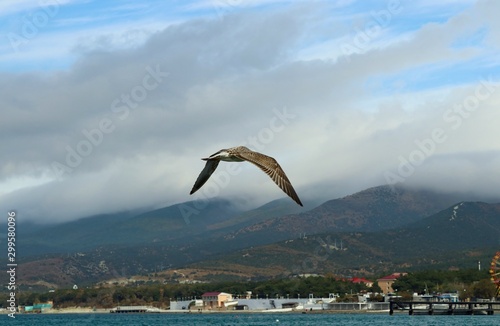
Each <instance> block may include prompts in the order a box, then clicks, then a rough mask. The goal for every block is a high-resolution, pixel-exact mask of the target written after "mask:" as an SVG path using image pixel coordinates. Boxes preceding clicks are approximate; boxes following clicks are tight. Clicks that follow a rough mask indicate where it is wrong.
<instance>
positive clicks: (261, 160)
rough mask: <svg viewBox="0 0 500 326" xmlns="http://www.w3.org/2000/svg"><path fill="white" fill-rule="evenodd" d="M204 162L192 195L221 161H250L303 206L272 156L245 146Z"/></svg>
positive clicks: (229, 149)
mask: <svg viewBox="0 0 500 326" xmlns="http://www.w3.org/2000/svg"><path fill="white" fill-rule="evenodd" d="M202 160H204V161H207V164H205V168H203V171H201V173H200V175H199V176H198V179H196V182H195V183H194V186H193V189H191V192H190V193H189V194H190V195H192V194H194V193H195V192H196V191H197V190H198V189H200V188H201V187H202V186H203V185H204V184H205V182H207V180H208V179H209V178H210V176H211V175H212V173H214V171H215V169H217V166H218V165H219V162H220V161H226V162H243V161H248V162H250V163H253V164H255V165H257V167H259V168H260V169H261V170H262V171H264V172H266V174H267V175H268V176H269V177H271V179H273V181H274V182H275V183H276V184H277V185H278V187H280V188H281V190H283V191H284V192H285V193H286V194H287V195H288V196H290V198H292V199H293V200H294V201H295V202H296V203H297V204H299V205H300V206H303V205H302V203H301V202H300V199H299V196H297V193H296V192H295V190H294V189H293V187H292V184H291V183H290V181H289V180H288V178H287V176H286V174H285V172H284V171H283V169H282V168H281V166H280V165H279V164H278V162H276V160H275V159H274V158H272V157H270V156H267V155H264V154H261V153H258V152H254V151H252V150H250V149H248V148H246V147H245V146H238V147H232V148H228V149H221V150H220V151H218V152H217V153H215V154H212V155H210V156H209V157H207V158H202Z"/></svg>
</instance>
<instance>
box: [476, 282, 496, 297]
mask: <svg viewBox="0 0 500 326" xmlns="http://www.w3.org/2000/svg"><path fill="white" fill-rule="evenodd" d="M472 293H473V294H474V297H476V298H482V299H491V298H493V297H494V296H495V293H496V287H495V285H494V284H493V283H492V282H491V281H490V280H488V279H482V280H480V281H478V282H477V283H475V284H474V285H473V287H472Z"/></svg>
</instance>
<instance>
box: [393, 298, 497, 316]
mask: <svg viewBox="0 0 500 326" xmlns="http://www.w3.org/2000/svg"><path fill="white" fill-rule="evenodd" d="M395 310H399V311H408V314H409V315H493V314H494V312H495V310H496V311H500V301H497V302H495V301H492V302H482V301H457V302H439V301H436V302H429V301H391V302H390V303H389V314H390V315H392V314H394V311H395Z"/></svg>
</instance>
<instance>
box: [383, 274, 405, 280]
mask: <svg viewBox="0 0 500 326" xmlns="http://www.w3.org/2000/svg"><path fill="white" fill-rule="evenodd" d="M405 275H406V273H392V274H391V275H387V276H384V277H381V278H379V279H378V280H377V281H394V280H397V279H398V278H399V277H401V276H405Z"/></svg>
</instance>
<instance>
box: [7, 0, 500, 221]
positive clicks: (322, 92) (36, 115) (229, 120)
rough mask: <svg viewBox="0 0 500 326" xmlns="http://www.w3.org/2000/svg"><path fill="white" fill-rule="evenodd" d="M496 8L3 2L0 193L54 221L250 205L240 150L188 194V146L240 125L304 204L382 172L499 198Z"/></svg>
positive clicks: (264, 184) (259, 183) (202, 0)
mask: <svg viewBox="0 0 500 326" xmlns="http://www.w3.org/2000/svg"><path fill="white" fill-rule="evenodd" d="M499 10H500V3H499V2H497V1H469V0H461V1H431V0H419V1H396V0H390V1H375V0H373V1H350V0H339V1H280V0H246V1H245V0H214V1H209V0H199V1H159V0H158V1H143V2H137V1H91V0H43V1H27V0H26V1H2V2H1V3H0V34H1V36H2V38H1V39H2V42H0V105H1V107H2V108H3V109H2V118H1V119H0V133H1V134H2V140H3V142H2V143H1V145H0V146H1V150H2V153H5V155H7V156H6V159H4V160H2V161H1V162H0V202H1V204H0V206H1V207H2V208H3V209H4V210H7V209H17V210H19V211H20V212H24V215H25V217H26V218H27V219H37V218H38V217H39V216H41V215H43V216H47V218H48V219H49V220H54V221H62V220H67V219H73V218H77V217H81V216H85V215H91V214H97V213H105V212H113V211H117V210H123V209H132V208H137V207H146V206H148V207H151V206H157V207H160V206H165V205H170V204H174V203H179V202H184V201H188V200H191V199H200V198H201V199H203V198H208V197H213V196H223V197H231V196H233V197H238V198H246V199H245V200H246V205H247V206H248V207H255V206H256V205H260V204H264V203H265V202H268V201H270V200H272V199H276V198H280V197H282V196H283V194H282V193H280V192H279V189H278V190H277V189H275V188H274V186H273V185H272V184H270V181H269V180H267V178H266V176H265V175H263V176H261V175H260V174H261V172H260V171H258V170H257V169H255V167H253V166H246V165H243V168H242V169H243V171H244V173H243V172H242V173H241V175H240V174H238V175H237V176H233V177H232V178H231V182H230V184H228V185H224V186H223V187H222V186H220V187H219V188H215V190H214V191H213V192H212V193H203V192H200V193H197V194H196V196H198V197H196V196H189V194H188V193H189V189H190V187H191V186H192V183H193V182H194V180H195V179H196V177H197V175H198V173H199V171H200V170H201V168H202V167H203V163H202V161H200V160H199V158H201V157H205V156H206V155H209V154H211V153H213V152H216V151H217V150H219V149H220V148H224V147H232V146H237V145H241V144H244V143H245V144H247V145H252V144H251V143H252V139H258V140H259V141H260V143H255V142H254V143H253V146H254V149H258V150H262V151H263V152H265V153H266V154H269V155H271V156H274V157H275V158H277V159H278V161H280V163H281V164H282V166H283V167H284V168H285V171H286V172H287V174H289V177H290V179H291V181H292V183H293V184H294V186H295V188H296V190H297V191H298V193H299V195H301V197H304V198H305V202H306V203H307V200H308V198H309V199H311V200H312V199H316V198H320V199H323V200H327V199H332V198H337V197H339V196H344V195H348V194H350V193H352V192H355V191H359V190H362V189H364V188H367V187H370V186H375V185H381V184H387V183H392V182H394V181H395V180H396V181H398V182H402V183H405V184H407V185H412V186H419V187H430V188H434V189H439V190H443V191H451V190H457V191H463V192H472V193H477V194H480V195H484V196H492V197H495V196H496V197H497V198H500V191H499V189H500V184H499V183H500V180H497V179H495V178H492V177H491V176H495V175H499V172H500V171H499V167H500V164H498V163H500V154H499V153H500V152H499V150H500V147H499V146H500V145H498V144H499V143H498V141H497V140H496V139H497V126H496V125H495V123H494V122H495V121H498V119H499V118H500V116H499V110H498V109H497V108H498V104H500V99H499V97H500V92H499V91H498V87H499V86H498V85H499V84H498V77H499V72H500V69H499V67H500V65H499V61H500V59H499V58H500V56H499V48H500V20H498V19H497V17H496V13H497V12H499ZM464 107H465V108H466V109H464ZM450 110H451V111H450ZM283 117H285V118H283ZM286 117H288V118H286ZM277 119H278V120H277ZM276 121H278V122H281V123H282V125H281V127H283V128H275V130H273V129H272V128H271V127H272V126H273V125H274V123H275V122H276ZM270 128H271V129H270ZM436 130H437V131H436ZM440 131H441V133H440ZM89 135H94V137H96V138H94V139H92V138H91V137H92V136H89ZM99 135H100V136H99ZM433 135H434V136H435V135H441V137H437V136H436V137H437V138H436V137H435V139H433ZM101 136H102V137H101ZM89 137H90V138H89ZM266 137H268V138H266ZM428 139H430V140H431V141H432V142H433V144H431V143H428V142H426V140H428ZM249 143H250V144H249ZM422 144H431V145H432V146H431V145H429V146H430V147H428V148H427V149H426V148H425V147H422V146H423V145H422ZM250 147H251V146H250ZM72 153H76V154H75V155H78V156H79V159H78V158H75V157H72V155H73V154H72ZM477 157H482V158H484V159H483V160H481V163H480V164H478V160H477V159H476V158H477ZM71 159H73V160H74V161H73V162H72V161H71ZM61 167H62V169H61ZM311 167H312V168H311ZM405 169H406V170H405ZM408 171H409V172H408ZM222 174H223V172H222ZM222 174H221V175H222ZM208 184H210V183H208ZM211 185H212V186H214V187H216V186H217V183H216V182H215V181H214V183H211ZM209 187H210V186H209ZM212 190H213V189H212ZM200 196H201V197H200ZM303 201H304V200H303ZM88 203H92V204H88Z"/></svg>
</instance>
